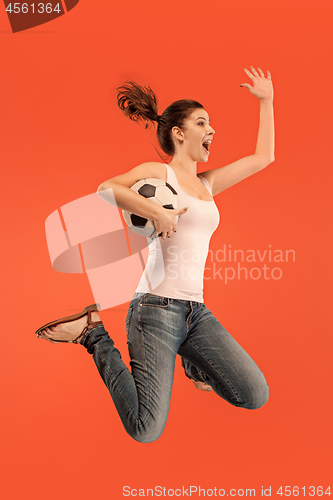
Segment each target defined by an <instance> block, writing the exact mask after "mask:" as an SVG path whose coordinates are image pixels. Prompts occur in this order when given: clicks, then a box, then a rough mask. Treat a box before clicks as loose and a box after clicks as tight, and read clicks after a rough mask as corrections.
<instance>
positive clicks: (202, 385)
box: [191, 379, 212, 391]
mask: <svg viewBox="0 0 333 500" xmlns="http://www.w3.org/2000/svg"><path fill="white" fill-rule="evenodd" d="M191 380H192V379H191ZM192 382H193V384H194V385H195V387H196V388H197V389H199V390H200V391H211V390H212V388H211V386H210V385H208V384H205V382H200V381H199V380H192Z"/></svg>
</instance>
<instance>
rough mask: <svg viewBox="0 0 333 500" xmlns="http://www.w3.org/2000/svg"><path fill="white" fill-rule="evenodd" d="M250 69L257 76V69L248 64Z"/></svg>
mask: <svg viewBox="0 0 333 500" xmlns="http://www.w3.org/2000/svg"><path fill="white" fill-rule="evenodd" d="M250 68H251V70H252V73H253V74H254V75H255V76H259V75H258V73H257V70H256V68H254V67H253V66H250Z"/></svg>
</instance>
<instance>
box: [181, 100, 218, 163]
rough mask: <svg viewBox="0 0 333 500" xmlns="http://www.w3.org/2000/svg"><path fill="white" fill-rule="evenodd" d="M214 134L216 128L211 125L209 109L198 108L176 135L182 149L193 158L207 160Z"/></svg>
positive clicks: (200, 160)
mask: <svg viewBox="0 0 333 500" xmlns="http://www.w3.org/2000/svg"><path fill="white" fill-rule="evenodd" d="M178 131H179V129H178ZM214 134H215V130H214V129H213V128H212V127H211V125H210V122H209V116H208V113H207V111H205V110H204V109H202V108H197V109H195V110H194V111H193V112H192V113H191V114H190V116H189V117H188V118H187V120H186V121H185V123H184V126H183V128H182V130H181V131H180V132H179V134H177V135H176V137H177V139H178V142H179V146H180V147H181V149H182V151H183V152H185V153H187V154H188V155H189V156H190V157H191V159H193V160H194V161H198V162H206V161H208V157H209V148H210V145H211V142H212V139H213V135H214Z"/></svg>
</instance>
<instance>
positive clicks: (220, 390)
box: [178, 305, 268, 409]
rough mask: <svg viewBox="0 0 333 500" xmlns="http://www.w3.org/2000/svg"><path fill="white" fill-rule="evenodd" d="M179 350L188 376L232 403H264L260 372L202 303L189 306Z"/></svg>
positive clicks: (257, 405) (265, 395)
mask: <svg viewBox="0 0 333 500" xmlns="http://www.w3.org/2000/svg"><path fill="white" fill-rule="evenodd" d="M178 353H179V354H180V355H181V356H182V357H183V358H184V361H185V370H186V372H187V375H188V376H189V377H190V378H193V379H194V380H200V381H202V382H205V383H206V384H208V385H210V386H211V387H212V388H213V390H214V391H215V392H216V394H218V395H219V396H220V397H222V398H223V399H225V400H226V401H228V402H229V403H231V404H232V405H234V406H239V407H242V408H247V409H256V408H260V407H261V406H263V405H264V404H265V403H266V401H267V399H268V385H267V383H266V380H265V377H264V375H263V373H262V372H261V370H260V369H259V368H258V366H257V365H256V363H255V362H254V361H253V360H252V358H251V357H250V356H249V355H248V354H247V353H246V352H245V350H244V349H243V348H242V347H241V346H240V345H239V344H238V343H237V342H236V340H235V339H234V338H233V337H232V336H231V335H230V334H229V333H228V332H227V331H226V330H225V328H223V326H222V325H221V324H220V323H219V321H218V320H217V319H216V318H215V317H214V316H213V314H212V313H211V312H210V311H209V309H207V307H206V306H205V305H203V307H200V308H195V307H194V308H192V313H191V315H190V317H189V325H188V335H187V337H186V340H185V341H184V342H183V343H182V344H181V346H180V349H179V352H178Z"/></svg>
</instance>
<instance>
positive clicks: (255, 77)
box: [240, 66, 273, 100]
mask: <svg viewBox="0 0 333 500" xmlns="http://www.w3.org/2000/svg"><path fill="white" fill-rule="evenodd" d="M250 68H251V70H252V73H251V71H249V70H248V69H246V68H244V71H245V73H246V74H247V76H248V77H249V78H250V79H251V80H252V83H253V87H252V86H251V85H250V84H249V83H242V84H241V85H240V86H241V87H246V88H247V89H248V90H249V91H250V92H251V94H253V95H254V96H256V97H258V99H259V100H265V99H268V100H273V85H272V77H271V74H270V72H269V71H268V70H267V78H266V77H265V74H264V72H263V70H262V69H260V68H258V72H259V73H258V72H257V70H256V69H255V68H254V67H253V66H250Z"/></svg>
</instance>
